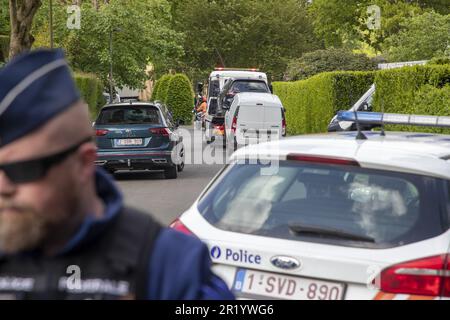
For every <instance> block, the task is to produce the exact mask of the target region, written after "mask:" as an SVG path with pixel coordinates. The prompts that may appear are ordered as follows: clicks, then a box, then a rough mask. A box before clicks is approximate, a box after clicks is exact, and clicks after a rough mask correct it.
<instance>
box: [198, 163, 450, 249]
mask: <svg viewBox="0 0 450 320" xmlns="http://www.w3.org/2000/svg"><path fill="white" fill-rule="evenodd" d="M262 168H264V166H263V165H260V164H251V165H250V164H235V165H232V166H231V168H230V169H229V170H228V171H227V173H226V175H225V176H224V177H223V178H222V179H221V180H220V183H218V184H215V185H213V186H212V187H211V189H210V190H209V191H208V192H207V193H206V194H205V195H204V196H203V197H202V199H201V200H200V202H199V205H198V208H199V211H200V212H201V214H202V215H203V216H204V217H205V218H206V219H207V220H208V221H209V222H210V223H211V224H213V225H214V226H216V227H218V228H220V229H223V230H227V231H233V232H240V233H246V234H255V235H264V236H269V237H275V238H283V239H290V240H301V241H305V240H306V241H318V242H325V243H332V244H342V245H348V246H357V247H358V246H362V247H367V246H371V247H374V248H378V247H382V248H385V247H395V246H400V245H404V244H407V243H412V242H416V241H421V240H424V239H427V238H431V237H434V236H436V235H438V234H440V233H442V232H443V230H444V228H443V226H442V219H441V211H440V209H439V206H438V203H439V200H438V199H439V197H438V196H437V194H438V192H433V190H434V189H433V188H435V186H436V184H437V183H442V182H441V181H440V180H438V179H433V178H428V177H422V176H416V175H410V174H403V173H392V172H384V171H379V170H369V169H362V168H359V167H346V166H343V167H342V168H341V167H332V166H324V165H309V164H302V163H297V162H289V161H282V162H281V163H280V167H279V171H278V173H277V174H276V175H271V176H265V175H261V169H262ZM292 225H306V226H315V227H323V228H328V229H332V230H339V231H342V232H347V233H351V234H355V235H358V236H362V237H370V238H372V239H373V240H374V242H373V243H361V242H357V241H349V240H345V241H343V240H342V239H338V238H332V237H311V236H309V237H307V236H302V235H296V234H293V233H292V230H291V226H292Z"/></svg>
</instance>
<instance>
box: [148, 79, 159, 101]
mask: <svg viewBox="0 0 450 320" xmlns="http://www.w3.org/2000/svg"><path fill="white" fill-rule="evenodd" d="M160 84H161V82H160V81H156V82H155V85H154V86H153V91H152V97H151V99H150V100H152V101H155V100H158V99H157V97H158V90H159V86H160Z"/></svg>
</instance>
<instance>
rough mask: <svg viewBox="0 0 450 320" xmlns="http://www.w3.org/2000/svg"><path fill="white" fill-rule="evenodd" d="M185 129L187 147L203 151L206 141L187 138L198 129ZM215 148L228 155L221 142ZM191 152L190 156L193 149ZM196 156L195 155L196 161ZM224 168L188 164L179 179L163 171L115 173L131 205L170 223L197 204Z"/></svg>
mask: <svg viewBox="0 0 450 320" xmlns="http://www.w3.org/2000/svg"><path fill="white" fill-rule="evenodd" d="M183 129H184V130H183V131H184V134H183V136H184V141H185V142H184V144H185V148H190V151H191V155H193V152H203V150H204V149H203V148H204V147H205V144H204V143H203V144H202V142H201V141H196V142H195V141H194V139H189V137H187V135H193V133H194V129H193V128H191V127H189V128H183ZM189 140H190V141H189ZM211 150H213V151H212V152H215V153H216V155H217V156H218V158H224V157H225V153H224V151H223V148H222V143H221V142H220V141H217V142H215V143H214V144H213V145H212V147H211ZM187 154H188V155H189V151H187ZM194 158H195V157H194V156H191V159H192V160H193V159H194ZM191 162H193V161H191ZM222 163H223V161H222ZM222 167H223V164H221V163H220V162H219V164H205V163H201V164H186V167H185V169H184V171H183V172H181V173H179V175H178V179H176V180H165V179H164V176H163V174H162V173H159V172H148V171H136V172H127V171H122V172H118V173H116V174H115V179H116V181H117V182H118V184H119V187H120V189H121V190H122V192H123V194H124V196H125V203H126V204H127V205H129V206H132V207H134V208H137V209H141V210H144V211H145V212H150V213H152V214H153V216H154V217H156V218H157V219H158V220H159V221H160V222H161V223H163V224H165V225H168V224H169V223H171V222H172V221H173V220H175V219H176V218H177V217H178V216H179V215H180V214H181V213H183V212H184V211H186V210H187V209H188V208H189V207H190V206H191V205H192V204H193V202H194V201H195V200H196V199H197V198H198V196H199V195H200V193H201V192H202V190H203V189H204V188H205V187H206V186H207V185H208V183H209V182H210V181H211V179H212V178H213V177H214V176H215V175H216V174H217V173H218V172H219V171H220V169H221V168H222Z"/></svg>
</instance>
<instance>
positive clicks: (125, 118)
mask: <svg viewBox="0 0 450 320" xmlns="http://www.w3.org/2000/svg"><path fill="white" fill-rule="evenodd" d="M96 124H98V125H122V124H151V125H161V117H160V114H159V110H158V109H157V108H155V107H151V106H137V105H132V106H118V107H113V108H106V109H103V110H102V111H101V113H100V115H99V117H98V119H97V121H96Z"/></svg>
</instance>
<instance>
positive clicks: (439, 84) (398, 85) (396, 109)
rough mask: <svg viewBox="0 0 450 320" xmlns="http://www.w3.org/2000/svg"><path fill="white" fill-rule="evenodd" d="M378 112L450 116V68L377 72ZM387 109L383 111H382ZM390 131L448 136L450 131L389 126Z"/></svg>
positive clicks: (437, 67) (423, 67)
mask: <svg viewBox="0 0 450 320" xmlns="http://www.w3.org/2000/svg"><path fill="white" fill-rule="evenodd" d="M375 84H376V87H377V89H376V93H375V99H374V107H375V110H377V111H382V110H383V109H384V111H385V112H389V113H405V114H430V115H446V116H450V65H427V66H414V67H405V68H401V69H392V70H383V71H379V72H377V75H376V78H375ZM383 106H384V108H383ZM388 129H389V130H401V131H421V132H434V133H449V132H450V130H443V129H439V128H423V127H411V126H388Z"/></svg>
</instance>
